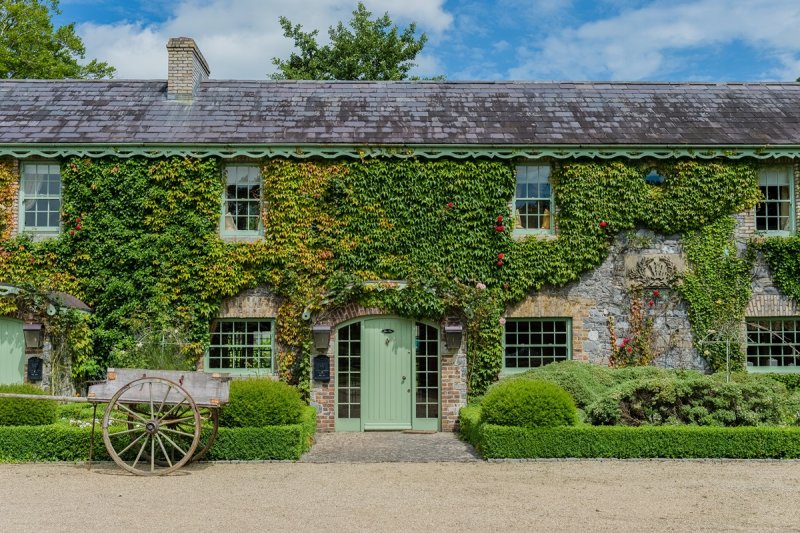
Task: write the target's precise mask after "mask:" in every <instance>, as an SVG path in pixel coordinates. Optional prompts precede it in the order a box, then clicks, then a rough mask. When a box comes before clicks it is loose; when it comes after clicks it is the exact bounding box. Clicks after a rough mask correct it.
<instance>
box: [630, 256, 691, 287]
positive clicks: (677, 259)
mask: <svg viewBox="0 0 800 533" xmlns="http://www.w3.org/2000/svg"><path fill="white" fill-rule="evenodd" d="M685 271H686V260H685V259H684V258H683V256H681V255H680V254H640V253H635V254H626V255H625V282H626V283H627V286H628V287H629V288H632V287H640V288H642V287H644V288H668V287H672V286H674V284H675V283H676V282H677V280H678V276H679V275H680V274H682V273H683V272H685Z"/></svg>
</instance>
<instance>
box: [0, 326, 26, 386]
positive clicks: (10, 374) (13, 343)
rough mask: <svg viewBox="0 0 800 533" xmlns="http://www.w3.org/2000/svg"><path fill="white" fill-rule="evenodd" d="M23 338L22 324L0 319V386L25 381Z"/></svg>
mask: <svg viewBox="0 0 800 533" xmlns="http://www.w3.org/2000/svg"><path fill="white" fill-rule="evenodd" d="M24 358H25V337H24V336H23V334H22V322H21V321H20V320H14V319H10V318H0V385H7V384H10V383H23V382H24V381H25V374H24V370H25V363H24Z"/></svg>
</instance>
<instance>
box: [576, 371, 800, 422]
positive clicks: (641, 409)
mask: <svg viewBox="0 0 800 533" xmlns="http://www.w3.org/2000/svg"><path fill="white" fill-rule="evenodd" d="M735 378H738V379H742V381H736V380H735V379H734V380H733V381H731V382H730V383H727V382H726V381H725V380H724V377H720V376H703V375H700V374H697V373H694V372H670V373H667V374H664V375H662V376H659V377H656V378H647V379H639V380H634V381H629V382H625V383H622V384H620V385H619V386H617V387H616V388H614V389H612V390H610V391H609V392H608V393H607V394H606V395H604V396H602V397H600V398H599V399H598V400H597V401H596V402H594V403H593V404H592V405H590V406H589V407H588V408H587V410H586V414H587V417H588V420H589V422H590V423H592V424H594V425H627V426H640V425H674V424H692V425H700V426H760V425H788V424H794V423H795V422H796V420H797V416H796V415H797V410H796V407H794V406H795V403H794V402H792V401H791V397H790V395H789V394H788V393H787V392H786V388H785V387H784V386H783V385H782V384H780V383H778V382H775V381H773V380H770V379H764V378H762V377H751V378H750V377H748V378H742V377H738V376H735Z"/></svg>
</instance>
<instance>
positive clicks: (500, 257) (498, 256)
mask: <svg viewBox="0 0 800 533" xmlns="http://www.w3.org/2000/svg"><path fill="white" fill-rule="evenodd" d="M505 256H506V255H505V254H497V258H498V259H502V258H504V257H505Z"/></svg>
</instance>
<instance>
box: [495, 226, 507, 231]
mask: <svg viewBox="0 0 800 533" xmlns="http://www.w3.org/2000/svg"><path fill="white" fill-rule="evenodd" d="M494 229H495V230H497V231H505V230H506V227H505V226H495V227H494Z"/></svg>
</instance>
